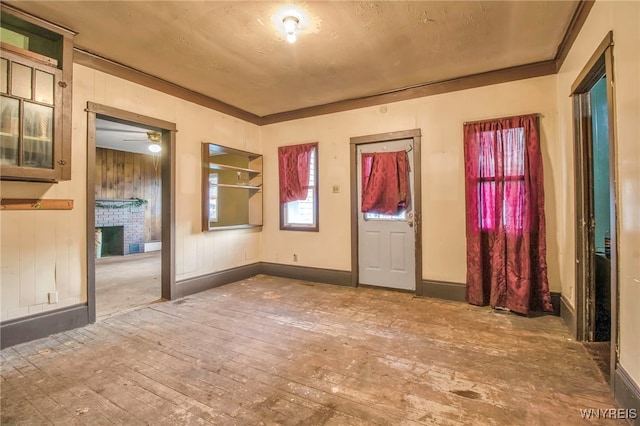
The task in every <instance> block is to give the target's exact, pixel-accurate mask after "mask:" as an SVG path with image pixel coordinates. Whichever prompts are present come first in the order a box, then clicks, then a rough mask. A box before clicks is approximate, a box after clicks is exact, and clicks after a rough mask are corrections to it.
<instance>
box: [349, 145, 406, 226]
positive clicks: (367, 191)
mask: <svg viewBox="0 0 640 426" xmlns="http://www.w3.org/2000/svg"><path fill="white" fill-rule="evenodd" d="M409 198H410V194H409V158H408V156H407V153H406V151H395V152H372V153H363V154H362V204H361V210H362V212H364V213H367V212H369V213H382V214H390V215H396V214H398V213H399V212H400V211H402V210H404V209H406V208H407V207H408V206H409Z"/></svg>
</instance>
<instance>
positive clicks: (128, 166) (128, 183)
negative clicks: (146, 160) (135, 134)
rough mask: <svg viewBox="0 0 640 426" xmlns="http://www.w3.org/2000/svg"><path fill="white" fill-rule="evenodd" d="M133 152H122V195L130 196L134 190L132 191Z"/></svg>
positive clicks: (132, 195)
mask: <svg viewBox="0 0 640 426" xmlns="http://www.w3.org/2000/svg"><path fill="white" fill-rule="evenodd" d="M133 158H134V154H133V152H125V153H124V197H122V198H132V197H134V194H135V192H133V164H134V163H133Z"/></svg>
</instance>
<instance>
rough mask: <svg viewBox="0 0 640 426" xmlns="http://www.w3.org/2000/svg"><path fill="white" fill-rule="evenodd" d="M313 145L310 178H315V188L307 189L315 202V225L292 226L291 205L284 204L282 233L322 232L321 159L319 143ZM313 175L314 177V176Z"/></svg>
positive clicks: (281, 217) (281, 219) (309, 187)
mask: <svg viewBox="0 0 640 426" xmlns="http://www.w3.org/2000/svg"><path fill="white" fill-rule="evenodd" d="M312 145H313V151H314V161H313V167H311V169H310V171H309V176H310V177H311V176H313V177H314V180H313V181H314V184H313V186H311V185H308V186H306V187H305V188H306V189H307V190H309V189H310V190H312V191H313V192H312V200H313V222H314V223H313V224H312V225H306V224H295V223H294V224H292V223H288V222H287V220H286V218H287V205H288V204H289V203H283V204H280V230H281V231H304V232H319V231H320V222H319V218H320V215H319V211H320V204H319V199H320V197H319V196H318V188H319V179H318V175H319V173H318V170H319V167H318V163H319V157H320V150H319V149H318V143H317V142H315V143H313V144H312ZM312 174H313V175H312ZM294 202H297V201H291V203H294Z"/></svg>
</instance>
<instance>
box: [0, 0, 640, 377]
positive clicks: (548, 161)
mask: <svg viewBox="0 0 640 426" xmlns="http://www.w3.org/2000/svg"><path fill="white" fill-rule="evenodd" d="M639 23H640V3H638V2H608V1H598V2H596V4H595V6H594V7H593V10H592V11H591V14H590V15H589V18H588V20H587V22H586V24H585V26H584V28H583V29H582V31H581V33H580V35H579V37H578V39H577V40H576V42H575V45H574V47H573V48H572V49H571V52H570V53H569V55H568V57H567V60H566V61H565V63H564V65H563V67H562V69H561V71H560V73H559V74H558V75H557V76H547V77H540V78H535V79H530V80H524V81H517V82H510V83H504V84H499V85H494V86H488V87H483V88H476V89H469V90H465V91H460V92H454V93H449V94H443V95H437V96H432V97H427V98H422V99H415V100H411V101H404V102H398V103H394V104H389V105H385V106H384V107H385V108H386V112H383V109H382V108H381V107H371V108H363V109H359V110H354V111H348V112H342V113H336V114H331V115H326V116H320V117H314V118H307V119H302V120H296V121H291V122H285V123H279V124H274V125H270V126H266V127H263V128H257V127H256V126H254V125H251V124H248V123H245V122H242V121H241V120H238V119H235V118H232V117H229V116H226V115H224V114H221V113H218V112H215V111H211V110H208V109H206V108H204V107H200V106H198V105H194V104H191V103H189V102H186V101H183V100H180V99H177V98H174V97H171V96H168V95H165V94H162V93H159V92H156V91H154V90H151V89H148V88H145V87H142V86H139V85H136V84H133V83H130V82H127V81H125V80H122V79H119V78H116V77H112V76H109V75H107V74H104V73H101V72H98V71H94V70H91V69H89V68H86V67H83V66H79V65H76V66H75V67H74V105H73V174H72V180H71V181H68V182H61V183H59V184H56V185H49V184H40V183H20V182H2V183H0V185H1V190H0V192H1V194H2V196H3V197H20V198H37V197H44V198H70V199H73V200H74V202H75V207H74V209H73V210H71V211H33V212H32V211H28V212H15V211H3V212H0V235H1V237H0V263H1V275H0V279H1V286H0V291H1V294H0V296H1V297H0V298H1V300H2V302H1V316H0V319H1V320H7V319H12V318H18V317H22V316H25V315H29V314H33V313H39V312H43V311H46V310H49V309H53V308H58V307H62V306H67V305H71V304H74V303H79V302H84V301H86V270H85V264H86V255H87V254H86V250H85V241H86V235H85V226H84V223H85V208H86V194H85V182H86V180H85V176H86V160H85V159H86V131H87V129H86V113H85V112H84V108H85V106H86V102H87V101H93V102H98V103H101V104H105V105H108V106H112V107H116V108H121V109H125V110H129V111H132V112H137V113H140V114H144V115H147V116H151V117H155V118H158V119H162V120H166V121H171V122H175V123H176V124H177V127H178V130H179V132H178V134H177V205H176V214H177V221H176V243H177V244H176V269H177V277H176V278H177V279H178V280H180V279H184V278H189V277H193V276H198V275H202V274H206V273H209V272H214V271H218V270H223V269H227V268H231V267H234V266H240V265H243V264H247V263H253V262H256V261H260V260H264V261H266V262H277V263H283V264H297V265H305V266H313V267H321V268H330V269H338V270H345V271H346V270H349V269H350V241H349V238H350V219H349V218H350V213H349V210H350V201H349V191H350V190H349V167H350V164H349V138H350V137H353V136H361V135H366V134H373V133H381V132H390V131H396V130H407V129H414V128H420V129H421V130H422V135H423V138H422V166H423V181H422V184H423V206H422V209H423V216H424V217H423V230H422V231H423V278H424V279H433V280H442V281H451V282H460V283H462V282H464V281H465V270H466V265H465V231H464V175H463V171H462V170H463V169H462V164H463V151H462V124H463V122H464V121H468V120H469V121H470V120H478V119H485V118H492V117H501V116H507V115H516V114H524V113H532V112H540V113H542V114H543V118H542V121H541V130H542V150H543V162H544V173H545V191H546V214H547V238H548V247H547V254H548V264H549V279H550V285H551V290H552V291H562V292H563V294H564V295H565V297H567V299H568V300H569V301H570V303H575V289H574V281H575V270H574V260H575V241H574V240H575V235H574V232H573V229H574V200H573V197H574V191H573V187H574V182H573V139H572V130H571V122H572V120H571V104H570V100H569V97H568V96H569V92H570V86H571V84H572V83H573V81H574V80H575V78H576V77H577V74H578V72H579V71H580V70H581V69H582V68H583V67H584V65H585V64H586V62H587V60H588V58H589V57H590V56H591V54H592V53H593V51H594V50H595V49H596V47H597V46H598V44H599V43H600V41H601V40H602V39H603V38H604V36H605V34H606V33H607V32H608V31H609V30H611V29H612V30H613V31H614V39H615V43H616V45H615V64H614V72H615V78H616V81H617V82H618V83H617V87H616V96H617V97H616V105H615V107H616V113H617V128H616V130H617V141H616V143H617V157H616V165H617V168H618V184H617V188H616V189H617V192H618V203H619V214H620V224H619V226H620V229H619V232H620V236H619V247H618V250H619V260H620V272H619V279H620V298H621V302H620V348H621V354H620V359H621V363H622V365H623V366H624V368H625V369H626V370H627V371H628V372H629V374H630V375H631V376H632V378H633V379H634V380H635V381H636V383H640V334H639V333H638V332H637V330H638V329H640V310H639V309H638V308H637V306H635V304H637V303H638V301H639V300H640V215H638V211H640V143H638V141H639V140H640V127H639V126H640V124H639V123H640V82H639V80H640V78H639V77H638V76H640V65H639V62H640V49H639V48H638V46H639V45H640V32H638V24H639ZM202 141H209V142H214V143H218V144H221V145H227V146H230V147H235V148H239V149H244V150H247V151H253V152H261V150H263V153H264V156H265V165H264V170H265V177H264V181H265V190H264V223H265V225H264V229H263V232H262V233H260V232H256V231H251V230H249V231H247V230H237V231H223V232H211V233H202V232H200V167H199V164H200V143H201V142H202ZM313 141H318V142H319V154H320V155H319V165H320V179H319V182H320V232H318V233H309V232H293V231H280V230H279V229H278V228H279V218H278V214H279V209H278V195H277V194H278V192H277V187H278V182H277V179H278V178H277V156H276V152H277V151H276V148H277V147H278V146H280V145H288V144H295V143H304V142H313ZM333 185H339V187H340V192H339V193H338V194H333V193H332V192H331V188H332V186H333ZM294 253H295V254H297V255H298V263H294V262H293V254H294ZM50 291H58V292H59V303H58V304H55V305H49V304H47V303H46V300H47V293H48V292H50Z"/></svg>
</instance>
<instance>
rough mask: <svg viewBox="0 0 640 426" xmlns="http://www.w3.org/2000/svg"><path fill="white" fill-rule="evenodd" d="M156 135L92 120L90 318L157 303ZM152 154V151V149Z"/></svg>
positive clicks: (149, 130) (120, 122) (141, 128)
mask: <svg viewBox="0 0 640 426" xmlns="http://www.w3.org/2000/svg"><path fill="white" fill-rule="evenodd" d="M160 134H161V133H160V130H159V129H157V128H152V127H151V126H145V125H143V124H140V123H133V122H128V121H123V120H118V121H114V120H110V119H109V117H105V116H100V115H99V116H98V117H97V118H96V154H95V158H96V161H95V168H94V176H95V201H96V202H95V226H96V228H95V229H96V231H95V232H96V253H95V256H96V270H95V284H96V318H97V319H104V318H107V317H109V316H111V315H113V314H117V313H120V312H124V311H127V310H130V309H135V308H137V307H139V306H144V305H147V304H150V303H154V302H157V301H159V300H160V299H161V286H160V272H161V261H160V259H161V251H162V225H161V224H162V191H161V189H162V176H161V174H162V169H161V164H160V158H161V155H162V151H161V150H160V151H158V150H157V149H158V146H159V145H157V142H154V140H153V139H155V137H154V136H155V135H160ZM152 149H153V150H152Z"/></svg>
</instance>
